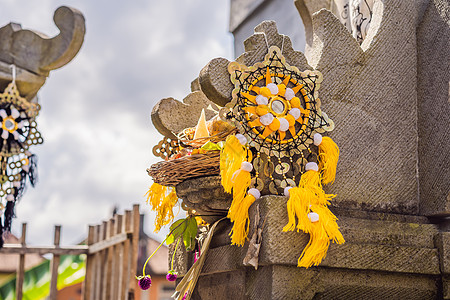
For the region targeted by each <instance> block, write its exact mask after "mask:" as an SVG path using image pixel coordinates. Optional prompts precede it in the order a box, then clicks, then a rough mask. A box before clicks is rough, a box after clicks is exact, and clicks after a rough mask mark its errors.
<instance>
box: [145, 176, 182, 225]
mask: <svg viewBox="0 0 450 300" xmlns="http://www.w3.org/2000/svg"><path fill="white" fill-rule="evenodd" d="M145 195H146V196H147V203H148V204H149V205H150V207H151V209H152V210H153V211H155V212H156V218H155V232H158V231H159V230H160V229H161V227H162V226H164V225H167V224H169V223H170V222H172V221H173V218H174V215H173V207H174V206H175V204H176V203H177V201H178V197H177V194H176V192H175V188H173V187H167V186H163V185H160V184H158V183H153V184H152V186H151V187H150V189H149V190H148V192H147V193H146V194H145Z"/></svg>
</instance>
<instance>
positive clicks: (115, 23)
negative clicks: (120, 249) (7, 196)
mask: <svg viewBox="0 0 450 300" xmlns="http://www.w3.org/2000/svg"><path fill="white" fill-rule="evenodd" d="M63 4H64V5H69V6H72V7H75V8H77V9H79V10H80V11H81V12H83V14H84V16H85V18H86V28H87V31H86V36H85V41H84V44H83V47H82V48H81V50H80V52H79V54H78V55H77V56H76V57H75V59H74V60H73V61H72V62H70V63H69V64H68V65H66V66H64V67H62V68H61V69H59V70H55V71H53V72H51V74H50V77H49V78H48V79H47V82H46V84H45V85H44V86H43V87H42V89H41V91H40V93H39V99H40V103H41V105H42V109H41V113H40V115H39V117H38V120H37V121H38V128H39V130H40V131H41V133H42V135H43V137H44V141H45V142H44V144H43V145H39V146H34V147H33V148H31V149H30V150H31V151H32V152H34V153H36V154H38V157H39V183H38V184H37V186H36V188H34V189H32V188H29V189H28V190H27V192H26V193H25V195H24V197H23V198H22V200H21V202H20V203H19V204H18V207H17V217H18V218H17V219H15V220H14V223H13V233H15V234H17V235H19V229H20V227H21V226H20V223H21V222H27V223H28V239H27V241H28V242H29V243H32V244H49V243H51V242H52V239H53V225H54V224H61V225H62V230H63V232H62V242H63V244H72V243H77V242H79V241H80V240H81V239H83V238H84V237H85V235H86V234H87V225H88V224H98V223H100V222H101V221H102V220H105V219H107V218H109V216H110V214H111V211H112V208H113V206H114V205H118V206H119V207H120V212H122V211H123V210H124V209H130V208H131V207H132V205H133V203H139V204H141V212H144V213H145V214H146V218H147V222H146V231H147V232H148V233H151V232H152V231H153V224H152V221H151V219H152V218H153V215H152V214H151V213H150V212H149V211H148V207H147V206H146V205H145V199H144V197H143V195H144V194H145V192H146V191H147V189H148V187H149V186H150V184H151V179H150V177H148V175H147V174H146V171H145V170H146V168H147V167H148V166H149V165H150V164H152V163H155V162H157V161H158V159H157V158H156V157H154V156H153V155H152V153H151V149H152V147H153V146H154V145H155V144H156V143H157V142H158V141H159V140H160V139H161V136H160V135H159V134H158V133H157V132H156V130H155V129H154V128H153V126H152V124H151V121H150V111H151V108H152V107H153V105H155V103H156V102H157V101H158V100H160V99H162V98H164V97H169V96H171V97H174V98H177V99H182V98H183V97H184V96H185V95H187V94H188V93H189V87H190V82H191V81H192V80H193V79H194V78H196V77H197V75H198V73H199V71H200V70H201V68H202V67H203V66H204V65H205V64H207V63H208V61H209V60H211V59H212V58H214V57H219V56H221V57H225V58H228V59H232V56H233V54H232V36H231V34H230V33H228V18H229V17H228V16H229V7H228V5H229V1H228V0H226V1H224V0H222V1H218V0H213V1H212V0H183V1H180V0H164V1H155V0H145V1H144V0H133V1H106V0H96V1H90V0H79V1H72V0H66V1H64V2H62V1H59V0H39V1H26V0H0V6H1V9H0V27H2V26H4V25H6V24H7V23H9V22H11V21H12V22H16V23H20V24H22V27H24V28H27V29H35V30H38V31H41V32H43V33H45V34H47V35H49V36H54V35H56V34H57V33H58V30H57V28H56V27H55V25H54V24H53V12H54V11H55V10H56V8H57V7H59V6H61V5H63Z"/></svg>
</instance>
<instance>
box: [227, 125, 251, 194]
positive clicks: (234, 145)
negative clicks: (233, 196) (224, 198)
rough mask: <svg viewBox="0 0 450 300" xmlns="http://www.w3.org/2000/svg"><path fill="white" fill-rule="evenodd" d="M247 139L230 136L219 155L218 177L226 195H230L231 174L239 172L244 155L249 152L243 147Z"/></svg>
mask: <svg viewBox="0 0 450 300" xmlns="http://www.w3.org/2000/svg"><path fill="white" fill-rule="evenodd" d="M246 143H247V139H246V138H245V136H243V135H242V134H236V135H230V136H228V137H227V139H226V141H225V146H224V147H223V148H222V151H221V153H220V176H221V182H222V186H223V188H224V190H225V192H227V193H231V188H232V182H231V178H232V176H233V174H234V173H235V172H236V171H237V170H239V168H240V167H241V164H242V162H244V161H245V158H246V155H250V154H251V152H250V151H247V149H246V148H245V147H244V145H245V144H246Z"/></svg>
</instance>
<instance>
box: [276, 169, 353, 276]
mask: <svg viewBox="0 0 450 300" xmlns="http://www.w3.org/2000/svg"><path fill="white" fill-rule="evenodd" d="M312 164H313V165H315V164H314V163H312ZM315 169H317V165H315ZM315 169H310V170H308V171H306V172H305V173H304V174H303V175H302V177H301V178H300V183H299V186H298V187H295V188H291V189H289V200H288V202H287V212H288V219H289V221H288V224H287V225H286V226H284V228H283V231H284V232H286V231H294V230H295V229H297V231H300V230H301V231H303V232H305V233H309V235H310V239H309V242H308V244H307V245H306V247H305V249H304V250H303V252H302V254H301V255H300V257H299V259H298V267H305V268H309V267H311V266H313V265H315V266H317V265H319V264H320V263H321V262H322V260H323V258H325V256H326V254H327V251H328V247H329V246H330V241H333V242H335V243H337V244H342V243H344V242H345V240H344V237H343V236H342V234H341V232H340V231H339V226H338V225H337V222H336V221H337V218H336V216H335V215H334V214H333V213H332V212H331V211H330V210H329V209H328V207H327V205H328V204H329V203H330V200H331V199H332V198H334V197H335V195H331V194H325V192H324V190H323V189H322V184H321V180H320V174H319V172H318V171H315ZM309 213H315V214H316V216H317V215H318V218H319V219H318V220H312V219H310V218H309V217H308V214H309ZM296 223H297V224H296Z"/></svg>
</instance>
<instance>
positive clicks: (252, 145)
mask: <svg viewBox="0 0 450 300" xmlns="http://www.w3.org/2000/svg"><path fill="white" fill-rule="evenodd" d="M228 71H229V73H230V79H231V82H232V83H233V84H234V87H235V88H234V89H233V92H232V101H231V102H230V103H228V104H227V105H226V107H225V108H223V109H222V110H221V111H220V115H221V118H222V119H225V120H227V121H229V122H230V123H232V124H233V125H234V126H236V128H237V130H238V132H239V133H238V134H236V135H230V136H229V137H228V138H227V140H226V143H225V145H224V147H223V149H222V152H221V157H220V172H221V177H222V178H221V180H222V185H223V187H224V189H225V191H226V192H228V193H232V194H233V201H232V204H231V206H230V209H229V212H228V217H229V218H230V220H231V222H232V223H233V227H232V230H231V233H230V235H231V242H232V244H236V245H239V246H242V245H243V244H244V243H245V241H246V240H247V235H248V230H249V218H248V209H249V208H250V206H251V205H252V203H253V202H254V201H255V200H257V199H258V198H259V197H260V196H261V193H263V194H275V195H277V194H278V195H281V194H284V195H286V196H289V200H288V202H287V211H288V216H289V223H288V224H287V225H286V226H285V227H284V229H283V231H293V230H297V231H299V230H302V231H304V232H306V233H309V234H310V243H309V244H308V245H307V247H306V248H305V250H304V251H303V253H302V255H301V256H300V258H299V263H298V266H302V267H310V266H312V265H318V264H319V263H320V262H321V261H322V259H323V257H325V255H326V252H327V250H328V246H329V244H330V241H335V242H336V243H343V242H344V238H343V237H342V234H341V233H340V232H339V227H338V226H337V223H336V220H337V218H336V217H335V216H334V215H333V213H331V211H330V210H329V209H328V207H327V205H328V204H329V201H330V200H331V199H332V198H333V197H335V195H330V194H325V192H324V191H323V189H322V184H327V183H330V182H333V181H334V178H335V173H336V165H337V161H338V157H339V148H338V147H337V145H336V144H335V143H334V142H333V141H332V140H331V138H329V137H322V135H321V134H320V133H323V132H325V131H332V130H333V129H334V123H333V121H332V120H331V119H330V118H329V117H328V116H327V114H326V113H325V112H323V111H322V110H321V107H320V106H321V105H320V99H319V98H318V89H319V87H320V83H321V81H322V74H321V73H320V72H318V71H310V70H306V71H300V70H299V69H298V68H297V67H295V66H290V65H289V64H288V63H287V62H286V60H285V58H284V57H283V55H282V51H281V50H280V49H279V48H278V47H276V46H272V47H270V48H269V51H268V54H267V55H266V56H265V59H264V61H263V62H257V63H256V64H254V65H253V66H250V67H248V66H245V65H243V64H240V63H238V62H231V63H230V64H229V65H228Z"/></svg>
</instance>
